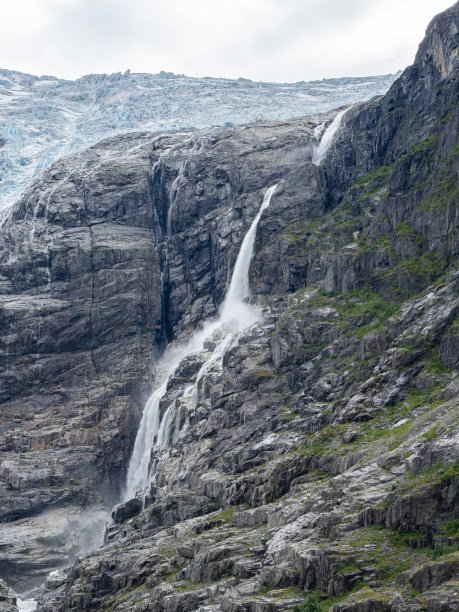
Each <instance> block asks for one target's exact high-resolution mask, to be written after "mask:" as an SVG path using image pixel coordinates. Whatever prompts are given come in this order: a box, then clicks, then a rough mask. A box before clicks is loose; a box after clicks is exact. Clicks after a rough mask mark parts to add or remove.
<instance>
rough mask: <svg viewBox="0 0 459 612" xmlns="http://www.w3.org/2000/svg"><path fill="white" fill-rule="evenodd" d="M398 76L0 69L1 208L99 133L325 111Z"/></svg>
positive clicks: (361, 96)
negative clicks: (77, 74)
mask: <svg viewBox="0 0 459 612" xmlns="http://www.w3.org/2000/svg"><path fill="white" fill-rule="evenodd" d="M395 77H396V75H385V76H376V77H363V78H341V79H324V80H322V81H312V82H304V81H303V82H300V83H258V82H253V81H250V80H248V79H238V80H237V81H234V80H231V79H214V78H210V77H208V78H204V79H197V78H190V77H185V76H183V75H175V74H172V73H165V72H161V73H160V74H155V75H152V74H131V73H130V72H129V71H127V72H125V73H124V74H121V73H117V74H111V75H107V74H92V75H87V76H85V77H82V78H81V79H78V80H76V81H65V80H62V79H56V78H55V77H50V76H42V77H40V78H38V77H36V76H32V75H29V74H23V73H21V72H14V71H11V70H1V69H0V181H1V182H0V186H1V191H0V207H2V206H4V205H5V204H6V203H9V202H13V201H14V200H15V199H16V198H17V197H19V194H20V193H21V191H23V190H24V187H25V186H26V185H27V184H28V183H29V182H30V180H31V179H33V178H36V177H37V176H39V174H40V173H41V172H43V171H44V170H46V169H47V168H48V167H49V166H50V165H51V163H52V162H54V161H56V160H57V159H59V158H61V157H63V156H64V155H68V154H70V153H74V152H76V151H81V150H83V149H86V148H87V147H89V146H91V145H93V144H95V143H97V142H98V141H100V140H102V139H103V138H107V137H110V136H115V135H116V134H122V133H125V132H134V131H141V130H149V131H153V130H154V131H158V130H177V129H185V128H186V129H188V128H190V127H194V128H204V127H209V126H211V125H232V124H233V123H234V124H240V123H246V122H248V121H259V120H260V119H264V120H267V119H274V120H277V119H288V118H291V117H299V116H301V115H308V114H312V113H319V112H325V111H327V110H330V109H333V108H337V107H338V106H341V105H343V104H351V103H353V102H357V101H361V100H368V99H369V98H371V97H373V96H376V95H381V94H383V93H385V92H386V91H387V89H388V88H389V86H390V85H391V83H392V82H393V81H394V79H395Z"/></svg>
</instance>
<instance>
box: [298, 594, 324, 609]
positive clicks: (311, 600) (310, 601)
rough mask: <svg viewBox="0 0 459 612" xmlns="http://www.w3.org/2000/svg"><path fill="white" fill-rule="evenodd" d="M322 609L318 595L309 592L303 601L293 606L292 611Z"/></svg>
mask: <svg viewBox="0 0 459 612" xmlns="http://www.w3.org/2000/svg"><path fill="white" fill-rule="evenodd" d="M323 609H324V608H323V607H322V605H321V602H320V599H319V597H318V595H317V594H316V593H311V594H310V595H308V597H307V599H306V601H305V602H304V603H302V604H300V605H298V606H295V607H294V608H293V612H322V610H323Z"/></svg>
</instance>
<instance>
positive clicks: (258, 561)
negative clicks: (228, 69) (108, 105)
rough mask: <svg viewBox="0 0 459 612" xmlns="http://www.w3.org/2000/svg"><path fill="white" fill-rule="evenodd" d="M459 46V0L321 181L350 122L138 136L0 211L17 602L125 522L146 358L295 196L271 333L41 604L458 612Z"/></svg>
mask: <svg viewBox="0 0 459 612" xmlns="http://www.w3.org/2000/svg"><path fill="white" fill-rule="evenodd" d="M458 27H459V3H456V4H455V5H454V6H453V7H452V8H451V9H450V10H449V11H446V12H445V13H442V14H441V15H439V16H437V17H436V18H435V19H434V21H433V22H432V23H431V24H430V26H429V28H428V30H427V33H426V38H425V40H424V41H423V42H422V44H421V46H420V48H419V52H418V54H417V56H416V60H415V63H414V64H413V66H411V67H409V68H408V69H407V70H406V71H405V72H404V73H403V74H402V76H401V77H400V78H399V79H398V80H397V81H396V82H395V83H394V84H393V85H392V87H391V89H390V90H389V92H388V93H387V94H386V95H385V96H383V97H382V98H378V99H374V100H372V101H370V102H368V103H365V104H361V105H356V106H353V107H352V108H350V109H349V110H347V112H346V113H345V115H344V119H343V123H342V126H341V128H340V130H339V132H338V133H337V138H336V139H335V141H334V143H333V145H332V147H331V148H330V150H329V152H328V154H327V156H326V157H325V159H324V161H323V163H322V164H321V165H320V166H317V165H315V164H313V163H312V156H313V150H314V146H315V134H316V133H317V130H316V128H317V126H318V125H320V124H322V123H323V122H325V123H326V124H328V123H329V122H330V121H331V119H332V118H333V113H332V114H330V115H326V116H322V117H311V118H308V119H299V120H292V121H286V122H277V123H272V122H270V123H257V124H255V125H246V126H239V127H233V128H226V129H222V128H218V129H217V128H214V129H210V130H203V131H189V132H177V133H169V134H166V135H152V134H135V135H128V136H124V137H117V138H115V139H112V140H107V141H104V142H102V143H100V144H99V145H97V146H95V147H93V148H91V149H89V150H87V151H85V152H83V153H80V154H78V155H75V156H71V157H68V158H65V159H63V160H61V161H60V162H57V163H56V164H54V165H53V166H52V167H51V169H50V170H49V171H47V172H46V173H45V174H44V175H43V176H42V177H41V178H40V179H39V180H38V181H37V182H36V183H35V184H34V185H33V187H32V188H31V189H30V190H29V192H28V193H27V194H25V196H24V197H23V198H22V199H21V200H20V201H19V202H18V203H17V204H16V205H15V206H14V207H13V208H12V209H11V211H10V212H9V214H8V215H7V216H5V218H4V219H3V235H2V238H1V240H2V244H1V251H0V268H1V269H0V274H1V277H0V279H1V287H2V295H1V297H0V300H1V309H2V310H1V319H0V325H1V336H2V343H3V344H2V347H1V348H2V354H1V356H0V358H1V361H0V367H1V368H2V380H3V385H2V389H1V393H2V412H1V419H2V427H1V429H0V444H1V448H2V461H1V465H0V483H1V484H0V499H1V512H2V514H1V517H2V520H3V521H4V523H3V524H2V525H1V528H0V537H1V540H2V547H1V549H0V555H1V558H0V569H1V573H2V576H3V577H4V578H5V579H7V581H9V583H10V584H11V585H12V586H15V587H16V589H21V588H26V587H27V586H30V585H31V584H33V583H34V582H35V583H39V581H40V580H41V579H42V578H43V576H44V574H45V573H46V572H47V571H49V570H50V569H54V568H56V567H58V566H59V565H65V564H68V562H69V560H71V559H72V557H74V556H75V555H76V554H77V553H78V552H79V550H80V549H81V548H80V546H81V542H80V541H79V540H80V539H81V537H82V533H84V529H85V527H86V526H87V525H88V524H93V522H94V516H95V515H96V513H97V512H99V513H102V510H103V509H106V508H108V507H110V506H111V505H112V504H113V503H114V502H116V501H118V500H119V495H120V490H121V487H122V485H123V483H124V478H125V474H126V467H127V462H128V459H129V456H130V453H131V451H132V447H133V443H134V438H135V433H136V429H137V426H138V423H139V418H140V414H141V411H142V408H143V406H144V404H145V400H146V398H147V397H148V394H149V392H150V390H151V388H152V387H153V386H154V385H155V379H154V372H155V364H156V363H157V362H158V360H160V359H161V353H162V351H163V350H164V347H165V345H166V343H172V344H173V343H179V342H180V341H183V339H185V338H186V337H187V336H188V335H189V334H190V332H191V331H192V330H193V329H195V328H196V327H198V326H199V325H201V324H202V322H203V321H205V320H209V319H210V318H211V317H213V316H215V315H216V314H217V312H218V309H219V306H220V304H221V303H222V300H223V297H224V294H225V290H226V287H227V286H228V281H229V279H230V277H231V273H232V270H233V267H234V262H235V260H236V257H237V254H238V251H239V248H240V245H241V242H242V239H243V236H244V234H245V232H246V231H247V229H248V227H249V225H250V223H251V221H252V219H253V218H254V217H255V214H256V211H258V209H259V206H260V203H261V200H262V198H263V193H264V192H265V190H266V188H267V187H268V186H270V185H272V184H273V183H278V184H279V186H278V188H277V190H276V192H275V194H274V196H273V198H272V202H271V204H270V207H269V209H268V210H266V211H265V212H264V213H263V216H262V218H261V221H260V225H259V229H258V234H257V240H256V248H255V256H254V259H253V262H252V266H251V275H250V279H251V286H252V290H253V293H254V297H253V298H252V300H253V302H254V303H257V304H258V305H259V307H260V308H262V309H263V312H264V318H263V320H262V321H260V322H259V323H257V324H256V325H255V326H253V327H251V328H250V329H248V330H246V331H245V332H244V333H243V334H241V335H240V336H239V337H238V341H237V342H236V343H235V344H234V345H233V346H231V347H230V348H229V349H228V350H227V351H226V353H225V354H224V356H223V360H222V363H221V367H215V368H212V369H209V371H207V372H206V374H205V376H203V378H202V379H201V380H200V386H199V392H198V396H197V398H196V402H195V404H194V405H193V406H192V408H191V409H190V411H189V413H188V414H187V419H188V422H189V426H188V428H187V429H185V430H184V431H183V433H182V435H181V436H180V437H179V438H178V440H176V441H175V442H174V444H173V445H172V446H171V447H170V448H168V449H166V451H164V449H158V448H154V449H153V451H152V457H153V458H155V459H157V460H158V468H157V474H156V480H155V483H154V486H152V488H151V491H150V493H149V495H148V497H147V500H146V504H145V505H146V507H145V508H144V510H142V511H140V510H141V508H140V504H135V503H131V504H130V505H129V504H128V505H125V506H119V507H118V508H117V510H116V512H115V515H114V518H115V523H114V524H112V526H111V527H110V528H109V530H108V534H107V540H108V541H107V542H106V544H105V545H104V546H103V547H102V548H100V549H99V550H97V551H96V552H94V553H92V554H91V555H89V556H86V557H83V558H80V559H78V560H77V561H76V563H75V564H74V565H73V566H72V567H71V568H70V569H68V570H66V571H65V572H63V573H60V574H58V575H56V574H54V575H53V576H52V577H51V578H50V579H49V580H48V581H47V583H46V589H45V592H44V594H43V597H42V600H41V604H40V606H41V607H40V609H41V610H43V611H45V612H48V611H49V612H51V611H62V612H63V611H66V610H85V609H88V610H90V609H94V610H96V609H101V610H103V609H105V610H139V611H140V610H144V611H146V610H167V611H171V612H172V611H177V612H178V611H185V610H190V611H191V610H202V611H204V610H206V611H207V610H209V611H211V610H215V611H219V610H222V611H231V612H233V611H234V612H236V611H250V612H252V611H254V612H271V611H277V610H292V609H293V608H294V607H296V608H295V609H297V610H300V611H302V610H304V611H306V610H309V611H310V610H328V609H330V608H332V609H333V611H334V612H339V611H344V610H348V611H349V612H351V611H352V612H354V611H355V612H365V611H367V610H368V611H370V610H371V611H373V610H375V611H378V610H382V611H386V610H388V611H389V610H390V611H400V612H401V611H402V610H403V611H405V610H406V611H408V610H409V611H413V612H414V611H417V610H425V609H427V610H431V611H433V612H437V611H443V610H445V611H446V610H455V609H457V599H458V582H457V577H458V565H459V560H458V539H459V536H458V531H457V523H458V520H459V515H458V514H457V512H458V510H457V509H458V501H459V500H458V482H459V474H458V463H457V458H458V455H459V453H458V451H459V443H458V414H459V403H458V380H459V379H457V378H456V373H457V367H458V354H459V351H458V346H459V340H458V337H459V336H458V329H459V323H458V318H457V317H458V310H459V297H458V283H459V273H458V272H457V270H456V265H457V255H458V247H459V243H458V233H457V230H458V224H459V218H458V189H457V185H458V174H459V161H458V159H459V157H458V145H457V133H458V117H459V111H458V99H457V92H458V59H457V50H458V41H459V35H458ZM211 350H212V346H210V345H208V346H206V347H205V348H204V351H201V352H197V353H194V354H193V355H191V356H189V357H188V359H187V361H186V362H183V363H181V364H180V367H179V368H178V370H177V371H176V373H175V375H174V376H173V378H172V379H171V380H170V382H169V385H168V388H167V394H166V396H165V398H164V402H163V409H162V413H163V414H164V411H165V409H166V408H167V405H168V404H170V402H171V401H175V400H176V399H177V398H179V397H182V394H183V389H184V388H185V386H186V385H188V384H190V383H192V382H193V381H194V380H195V379H196V376H197V374H198V372H199V371H200V368H201V366H202V364H203V363H204V362H205V361H206V359H207V358H208V352H209V351H211ZM206 351H207V353H206ZM152 372H153V374H152ZM86 533H87V532H86Z"/></svg>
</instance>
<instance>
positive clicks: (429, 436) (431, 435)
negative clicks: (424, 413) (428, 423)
mask: <svg viewBox="0 0 459 612" xmlns="http://www.w3.org/2000/svg"><path fill="white" fill-rule="evenodd" d="M422 437H423V438H425V439H426V440H434V439H435V438H437V437H438V425H435V427H432V429H429V431H426V433H425V434H423V436H422Z"/></svg>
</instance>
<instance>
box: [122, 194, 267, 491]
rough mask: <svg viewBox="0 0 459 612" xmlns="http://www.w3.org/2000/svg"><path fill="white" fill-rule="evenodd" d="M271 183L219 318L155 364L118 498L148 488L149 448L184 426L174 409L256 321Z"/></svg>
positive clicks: (163, 444)
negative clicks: (196, 358) (198, 356)
mask: <svg viewBox="0 0 459 612" xmlns="http://www.w3.org/2000/svg"><path fill="white" fill-rule="evenodd" d="M276 187H277V185H273V186H272V187H270V188H269V189H268V190H267V191H266V193H265V195H264V198H263V202H262V204H261V206H260V209H259V211H258V214H257V215H256V217H255V219H254V220H253V222H252V224H251V226H250V228H249V230H248V232H247V233H246V235H245V237H244V240H243V242H242V245H241V248H240V250H239V254H238V257H237V259H236V264H235V266H234V271H233V275H232V277H231V283H230V286H229V289H228V291H227V294H226V297H225V300H224V302H223V304H222V306H221V308H220V314H219V317H218V318H216V319H213V320H210V321H207V322H206V323H205V324H204V326H203V328H202V329H200V330H198V331H196V332H194V333H193V334H192V336H191V337H190V339H189V340H188V342H187V343H185V344H181V345H178V346H176V345H175V346H174V345H170V346H169V347H168V348H167V349H166V351H165V352H164V355H163V357H162V358H161V361H160V362H159V364H158V366H157V369H156V388H155V390H154V391H153V393H152V395H151V396H150V398H149V400H148V402H147V404H146V406H145V409H144V411H143V415H142V420H141V422H140V426H139V430H138V432H137V437H136V440H135V444H134V450H133V453H132V456H131V460H130V463H129V468H128V475H127V480H126V487H125V491H124V496H123V497H124V499H125V500H127V499H131V498H132V497H134V496H135V495H136V493H138V492H139V491H143V490H145V489H147V488H148V486H149V485H150V482H151V481H152V480H153V479H154V476H155V469H156V467H155V465H154V464H153V465H152V462H151V448H152V447H153V446H156V447H157V448H158V449H167V448H168V447H169V446H171V444H173V443H174V442H176V441H177V439H178V438H179V436H180V435H181V433H182V432H183V431H184V430H186V429H187V424H188V420H187V415H186V414H185V415H183V414H182V415H179V414H178V412H179V411H180V410H183V409H185V411H186V410H189V409H190V408H191V407H192V406H193V405H196V402H197V401H198V399H199V393H200V392H201V391H200V387H201V386H202V385H200V383H201V381H202V379H203V378H204V377H205V375H206V374H207V373H208V372H209V370H210V369H211V368H212V367H214V366H216V365H218V364H221V362H222V360H223V357H224V355H225V353H226V352H227V351H228V349H229V348H230V347H231V346H233V344H234V343H235V342H236V340H237V338H238V336H239V334H240V333H241V332H242V331H244V330H245V329H247V328H249V327H250V326H252V325H253V324H254V323H256V322H257V321H259V320H260V317H261V315H260V312H259V310H258V309H257V308H255V307H254V306H251V305H250V304H248V303H247V301H246V300H247V298H248V297H250V284H249V267H250V262H251V260H252V257H253V247H254V244H255V238H256V233H257V227H258V222H259V221H260V218H261V215H262V213H263V211H264V210H265V209H266V208H267V207H268V206H269V204H270V202H271V197H272V195H273V193H274V191H275V190H276ZM211 338H212V339H213V341H214V343H213V344H214V348H213V349H212V350H211V351H210V355H208V356H207V359H206V360H205V361H204V363H203V365H202V366H201V368H200V370H199V372H198V374H197V376H196V379H195V381H194V382H193V383H190V384H189V385H187V386H185V387H184V389H183V392H182V394H181V396H180V397H179V398H175V399H174V400H173V401H172V402H171V403H170V405H169V406H168V407H167V408H166V410H164V407H162V405H161V404H162V402H161V400H162V399H163V398H164V397H165V395H166V393H167V387H168V382H169V380H170V379H171V377H172V376H173V375H174V372H175V371H176V369H177V368H178V367H179V365H180V362H181V361H182V360H183V359H184V358H186V357H188V356H189V355H192V354H195V353H198V352H200V351H202V350H203V349H204V348H205V345H206V342H208V341H209V340H210V339H211ZM179 416H180V417H181V418H179Z"/></svg>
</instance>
